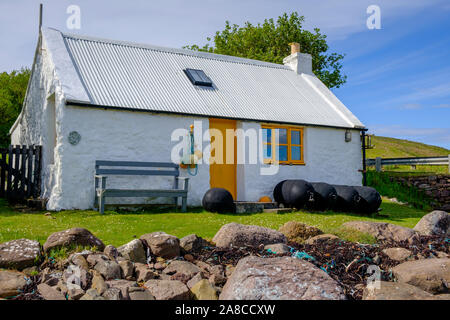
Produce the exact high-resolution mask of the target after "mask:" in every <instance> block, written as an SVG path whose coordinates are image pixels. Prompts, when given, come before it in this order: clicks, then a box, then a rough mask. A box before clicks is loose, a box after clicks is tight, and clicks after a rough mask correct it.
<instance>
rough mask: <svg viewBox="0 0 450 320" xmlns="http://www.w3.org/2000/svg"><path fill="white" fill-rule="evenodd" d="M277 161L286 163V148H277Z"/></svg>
mask: <svg viewBox="0 0 450 320" xmlns="http://www.w3.org/2000/svg"><path fill="white" fill-rule="evenodd" d="M278 152H279V154H278V157H279V158H278V160H279V161H287V159H288V157H287V147H286V146H278Z"/></svg>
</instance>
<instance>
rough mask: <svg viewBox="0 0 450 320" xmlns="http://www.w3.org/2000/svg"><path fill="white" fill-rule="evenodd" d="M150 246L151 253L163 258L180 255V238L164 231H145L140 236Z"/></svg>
mask: <svg viewBox="0 0 450 320" xmlns="http://www.w3.org/2000/svg"><path fill="white" fill-rule="evenodd" d="M141 240H144V241H145V242H146V243H147V245H148V246H149V247H150V250H151V252H152V254H154V255H155V256H158V257H162V258H164V259H172V258H175V257H178V256H179V255H180V240H179V239H178V238H177V237H175V236H172V235H170V234H167V233H165V232H153V233H147V234H144V235H142V236H141Z"/></svg>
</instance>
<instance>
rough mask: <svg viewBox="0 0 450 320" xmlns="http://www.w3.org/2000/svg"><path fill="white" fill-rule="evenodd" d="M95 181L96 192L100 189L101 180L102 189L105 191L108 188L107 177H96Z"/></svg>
mask: <svg viewBox="0 0 450 320" xmlns="http://www.w3.org/2000/svg"><path fill="white" fill-rule="evenodd" d="M94 180H95V190H97V188H98V187H99V183H98V182H99V180H100V181H101V184H100V186H101V189H105V188H106V176H101V175H98V174H96V175H94Z"/></svg>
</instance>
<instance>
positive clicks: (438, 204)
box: [392, 175, 450, 211]
mask: <svg viewBox="0 0 450 320" xmlns="http://www.w3.org/2000/svg"><path fill="white" fill-rule="evenodd" d="M392 179H394V180H395V181H397V182H399V183H401V184H403V185H406V186H408V187H416V188H417V189H419V190H420V191H422V192H423V193H424V194H425V195H427V196H428V197H430V198H432V199H433V202H434V203H433V207H434V208H435V209H440V210H446V211H450V175H427V176H411V177H395V176H394V177H392Z"/></svg>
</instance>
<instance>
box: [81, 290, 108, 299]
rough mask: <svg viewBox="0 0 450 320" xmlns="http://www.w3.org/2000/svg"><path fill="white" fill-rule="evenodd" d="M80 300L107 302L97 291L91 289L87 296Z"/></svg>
mask: <svg viewBox="0 0 450 320" xmlns="http://www.w3.org/2000/svg"><path fill="white" fill-rule="evenodd" d="M80 300H105V298H103V297H102V296H100V295H99V294H98V292H97V290H95V289H89V290H88V291H86V294H85V295H84V296H82V297H81V298H80Z"/></svg>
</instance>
